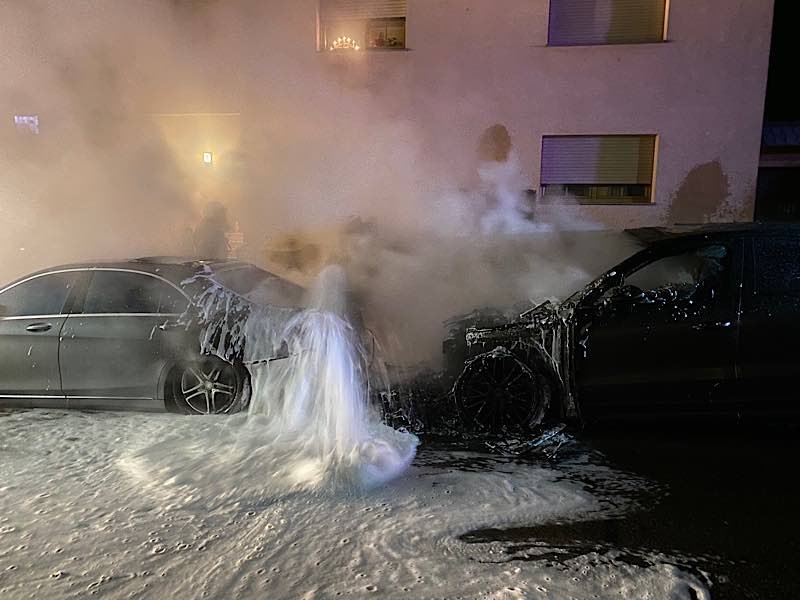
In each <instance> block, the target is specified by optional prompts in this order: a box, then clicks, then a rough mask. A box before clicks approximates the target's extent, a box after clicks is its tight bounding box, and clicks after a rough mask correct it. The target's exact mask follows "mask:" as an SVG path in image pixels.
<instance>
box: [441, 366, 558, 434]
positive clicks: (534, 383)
mask: <svg viewBox="0 0 800 600" xmlns="http://www.w3.org/2000/svg"><path fill="white" fill-rule="evenodd" d="M454 392H455V400H456V405H457V408H458V411H459V413H460V416H461V420H462V422H463V424H464V426H465V427H467V429H471V430H478V431H486V432H490V433H514V432H527V431H530V430H532V429H533V428H535V427H536V426H537V425H539V424H540V423H541V422H542V420H543V419H544V416H545V414H546V412H547V409H548V407H549V405H550V401H551V398H552V395H553V390H552V386H551V384H550V381H549V380H548V379H547V378H546V377H543V376H540V375H539V374H538V373H535V372H534V371H533V370H532V369H531V368H529V367H528V366H527V365H525V364H524V363H523V362H522V361H520V360H519V359H517V358H516V357H515V356H514V355H512V354H511V353H508V352H498V351H493V352H489V353H487V354H483V355H480V356H477V357H476V358H474V359H473V360H472V361H471V362H469V363H468V364H467V366H466V367H465V369H464V371H463V372H462V373H461V375H460V376H459V378H458V381H457V382H456V385H455V389H454Z"/></svg>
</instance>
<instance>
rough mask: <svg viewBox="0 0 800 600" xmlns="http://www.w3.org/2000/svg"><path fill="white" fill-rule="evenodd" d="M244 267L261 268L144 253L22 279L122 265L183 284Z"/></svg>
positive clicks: (56, 268)
mask: <svg viewBox="0 0 800 600" xmlns="http://www.w3.org/2000/svg"><path fill="white" fill-rule="evenodd" d="M243 267H250V268H259V267H256V266H255V265H252V264H250V263H247V262H244V261H241V260H236V259H198V258H188V257H180V256H144V257H141V258H132V259H125V260H96V261H91V262H80V263H69V264H65V265H58V266H54V267H49V268H47V269H41V270H39V271H36V272H35V273H30V274H29V275H26V276H25V277H24V278H22V279H27V278H29V277H33V276H36V275H41V274H44V273H50V272H53V271H61V270H69V269H120V270H126V271H140V272H143V273H150V274H152V275H158V276H160V277H163V278H164V279H166V280H167V281H170V282H172V283H174V284H176V285H180V284H181V283H182V282H183V281H185V280H186V279H187V278H189V277H192V276H193V275H195V274H197V273H202V272H206V271H207V270H210V271H211V272H216V273H219V272H221V271H225V270H229V269H237V268H243ZM261 270H263V269H261ZM270 275H271V273H270ZM275 277H277V276H275Z"/></svg>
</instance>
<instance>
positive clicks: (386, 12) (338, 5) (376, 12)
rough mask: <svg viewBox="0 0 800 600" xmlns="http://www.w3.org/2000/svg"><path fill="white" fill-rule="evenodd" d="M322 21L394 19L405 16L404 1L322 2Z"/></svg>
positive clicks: (340, 0) (339, 0)
mask: <svg viewBox="0 0 800 600" xmlns="http://www.w3.org/2000/svg"><path fill="white" fill-rule="evenodd" d="M320 16H321V17H322V20H323V21H329V22H330V21H360V20H364V19H394V18H398V17H405V16H406V0H322V2H321V3H320Z"/></svg>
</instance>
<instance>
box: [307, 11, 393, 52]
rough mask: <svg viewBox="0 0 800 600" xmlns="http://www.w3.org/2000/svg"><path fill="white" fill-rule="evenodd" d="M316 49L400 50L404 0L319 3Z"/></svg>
mask: <svg viewBox="0 0 800 600" xmlns="http://www.w3.org/2000/svg"><path fill="white" fill-rule="evenodd" d="M319 23H320V30H319V31H320V39H319V48H318V50H330V51H347V50H362V49H373V50H379V49H386V48H389V49H403V48H405V47H406V0H320V4H319Z"/></svg>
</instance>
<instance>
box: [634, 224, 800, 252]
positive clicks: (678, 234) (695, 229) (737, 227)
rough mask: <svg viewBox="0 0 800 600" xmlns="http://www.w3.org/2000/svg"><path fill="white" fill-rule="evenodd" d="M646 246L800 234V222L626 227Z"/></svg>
mask: <svg viewBox="0 0 800 600" xmlns="http://www.w3.org/2000/svg"><path fill="white" fill-rule="evenodd" d="M625 232H626V233H628V234H630V235H632V236H633V237H634V238H636V239H637V240H639V241H640V242H641V243H643V244H644V245H646V246H650V245H652V244H655V243H658V242H662V241H665V240H674V239H679V238H680V239H691V238H706V239H710V238H714V239H721V238H726V237H740V236H742V235H755V236H761V235H790V236H800V223H761V222H758V221H756V222H747V223H705V224H697V225H691V224H686V225H673V226H670V227H639V228H636V229H626V230H625Z"/></svg>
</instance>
